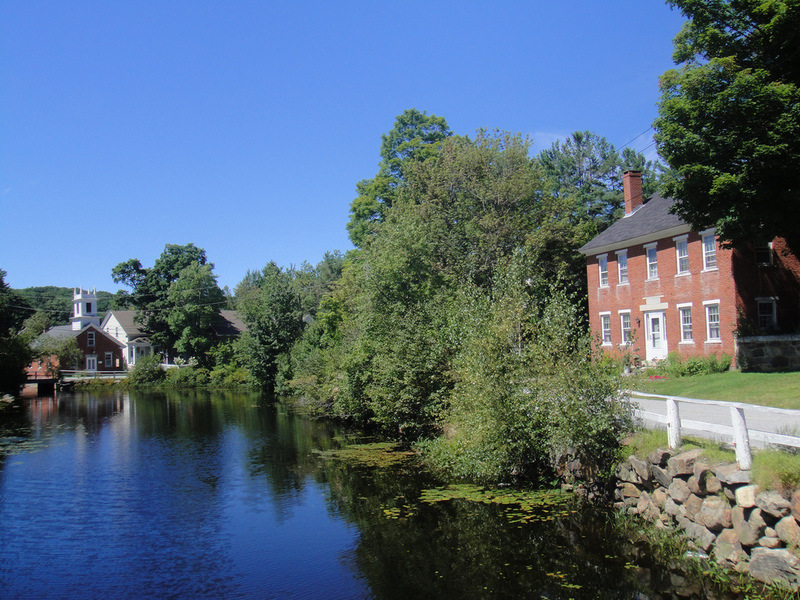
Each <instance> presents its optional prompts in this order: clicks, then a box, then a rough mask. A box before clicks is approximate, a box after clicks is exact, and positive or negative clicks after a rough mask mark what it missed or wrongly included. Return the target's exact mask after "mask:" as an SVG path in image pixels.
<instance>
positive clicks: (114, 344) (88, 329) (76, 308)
mask: <svg viewBox="0 0 800 600" xmlns="http://www.w3.org/2000/svg"><path fill="white" fill-rule="evenodd" d="M72 304H73V316H72V317H71V318H70V324H69V325H58V326H56V327H51V328H50V329H48V330H47V331H45V332H44V333H43V334H42V335H41V336H39V337H38V338H36V340H34V343H33V348H34V349H36V347H37V346H42V345H43V344H44V342H45V341H46V340H45V338H50V339H52V340H56V341H66V340H68V339H70V338H74V339H75V341H76V343H77V346H78V349H79V350H80V351H81V353H82V355H83V357H82V360H81V362H80V363H79V364H77V365H61V367H62V368H64V369H71V368H76V369H77V370H80V371H122V370H124V369H125V359H124V355H123V349H124V348H125V344H123V343H122V342H120V341H119V340H118V339H116V338H115V337H113V336H112V335H110V334H108V333H107V332H105V331H103V330H102V329H101V328H100V319H99V317H98V316H97V294H96V292H94V291H87V290H83V289H76V290H75V291H74V292H73V295H72ZM58 366H59V365H58V359H57V358H56V357H55V356H50V357H42V358H41V359H37V360H34V361H33V362H32V363H31V365H30V366H29V367H28V369H27V371H28V377H29V378H31V379H33V378H38V379H42V378H45V379H46V378H49V377H52V373H53V371H54V368H56V367H58Z"/></svg>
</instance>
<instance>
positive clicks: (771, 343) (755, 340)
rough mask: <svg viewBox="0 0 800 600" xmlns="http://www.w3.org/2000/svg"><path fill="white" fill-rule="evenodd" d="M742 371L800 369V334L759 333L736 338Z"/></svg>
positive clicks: (768, 371)
mask: <svg viewBox="0 0 800 600" xmlns="http://www.w3.org/2000/svg"><path fill="white" fill-rule="evenodd" d="M736 364H737V366H738V367H739V368H740V369H741V370H742V371H759V372H763V373H770V372H773V371H800V335H759V336H749V337H740V338H737V340H736Z"/></svg>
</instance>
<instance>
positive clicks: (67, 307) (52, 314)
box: [15, 285, 113, 325]
mask: <svg viewBox="0 0 800 600" xmlns="http://www.w3.org/2000/svg"><path fill="white" fill-rule="evenodd" d="M72 292H73V288H68V287H57V286H54V285H45V286H35V287H28V288H22V289H19V290H15V293H16V294H17V295H18V296H19V298H20V299H21V300H22V306H24V307H26V308H27V310H25V311H24V316H25V317H29V316H30V315H31V314H32V313H33V312H34V311H41V312H44V313H46V314H47V315H48V316H49V318H50V321H51V323H52V324H53V325H64V324H66V323H69V319H70V317H71V316H72ZM112 304H113V296H112V294H111V293H109V292H104V291H102V290H100V291H98V292H97V313H98V314H99V315H102V314H103V313H104V312H106V311H107V310H109V309H110V308H112Z"/></svg>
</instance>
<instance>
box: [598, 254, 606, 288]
mask: <svg viewBox="0 0 800 600" xmlns="http://www.w3.org/2000/svg"><path fill="white" fill-rule="evenodd" d="M597 267H598V270H599V274H600V287H601V288H605V287H608V254H598V255H597Z"/></svg>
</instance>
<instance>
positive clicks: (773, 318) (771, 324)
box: [756, 298, 778, 329]
mask: <svg viewBox="0 0 800 600" xmlns="http://www.w3.org/2000/svg"><path fill="white" fill-rule="evenodd" d="M775 300H776V299H775V298H756V301H757V302H758V326H759V327H760V328H761V329H775V328H776V327H777V325H778V315H777V310H776V303H775Z"/></svg>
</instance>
